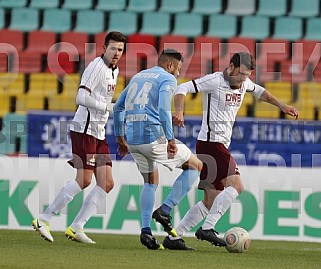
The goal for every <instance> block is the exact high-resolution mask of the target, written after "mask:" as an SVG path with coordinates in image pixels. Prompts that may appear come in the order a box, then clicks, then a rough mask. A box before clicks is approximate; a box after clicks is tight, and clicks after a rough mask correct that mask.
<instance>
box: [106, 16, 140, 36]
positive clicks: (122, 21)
mask: <svg viewBox="0 0 321 269" xmlns="http://www.w3.org/2000/svg"><path fill="white" fill-rule="evenodd" d="M108 31H120V32H122V33H123V34H124V35H130V34H133V33H136V32H137V14H136V13H132V12H125V11H115V12H111V13H110V15H109V26H108Z"/></svg>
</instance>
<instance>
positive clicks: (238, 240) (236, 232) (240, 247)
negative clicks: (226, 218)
mask: <svg viewBox="0 0 321 269" xmlns="http://www.w3.org/2000/svg"><path fill="white" fill-rule="evenodd" d="M224 240H225V242H226V247H225V248H226V249H227V250H228V251H229V252H237V253H242V252H245V251H247V250H248V249H249V247H250V243H251V239H250V235H249V233H248V232H247V231H246V230H245V229H243V228H241V227H233V228H231V229H229V230H228V231H227V232H226V233H225V235H224Z"/></svg>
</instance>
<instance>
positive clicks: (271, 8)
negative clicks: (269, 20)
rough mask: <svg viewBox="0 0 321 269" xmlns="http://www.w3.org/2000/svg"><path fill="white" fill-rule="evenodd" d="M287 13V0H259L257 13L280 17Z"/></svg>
mask: <svg viewBox="0 0 321 269" xmlns="http://www.w3.org/2000/svg"><path fill="white" fill-rule="evenodd" d="M286 14H287V0H259V6H258V10H257V12H256V15H262V16H270V17H278V16H284V15H286Z"/></svg>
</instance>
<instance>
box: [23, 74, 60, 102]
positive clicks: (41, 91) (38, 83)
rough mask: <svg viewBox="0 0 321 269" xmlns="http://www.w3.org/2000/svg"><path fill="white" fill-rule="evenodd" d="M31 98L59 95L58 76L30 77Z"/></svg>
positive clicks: (35, 75) (40, 75)
mask: <svg viewBox="0 0 321 269" xmlns="http://www.w3.org/2000/svg"><path fill="white" fill-rule="evenodd" d="M29 80H30V82H29V90H28V92H27V95H28V96H29V97H38V98H40V99H43V98H44V97H48V96H52V95H57V94H58V79H57V76H55V75H54V74H50V73H32V74H30V77H29Z"/></svg>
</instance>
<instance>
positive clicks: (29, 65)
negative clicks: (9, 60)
mask: <svg viewBox="0 0 321 269" xmlns="http://www.w3.org/2000/svg"><path fill="white" fill-rule="evenodd" d="M18 57H19V59H15V58H14V61H13V63H14V64H13V69H12V71H13V72H19V73H29V74H30V73H34V72H41V71H42V55H41V54H40V53H38V52H29V51H21V52H19V54H18Z"/></svg>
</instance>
